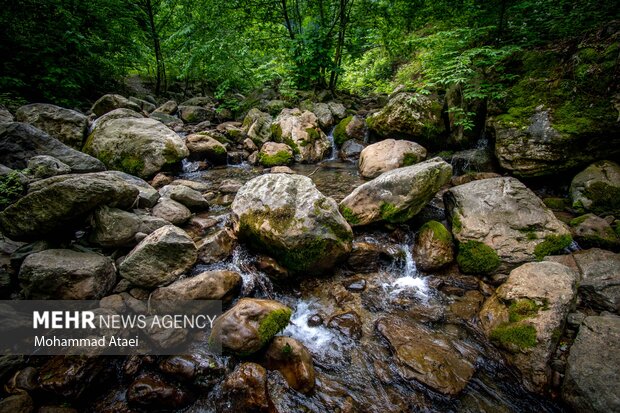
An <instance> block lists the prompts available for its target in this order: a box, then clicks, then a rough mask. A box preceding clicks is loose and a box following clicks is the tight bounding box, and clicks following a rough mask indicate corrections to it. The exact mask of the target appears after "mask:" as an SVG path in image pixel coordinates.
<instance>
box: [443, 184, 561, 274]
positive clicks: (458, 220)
mask: <svg viewBox="0 0 620 413" xmlns="http://www.w3.org/2000/svg"><path fill="white" fill-rule="evenodd" d="M444 202H445V204H446V208H447V212H448V215H449V218H450V222H451V223H452V234H453V235H454V237H455V238H456V240H457V241H458V242H459V251H460V253H459V255H460V256H461V258H460V263H461V264H463V266H464V267H463V268H466V269H467V271H469V272H474V271H473V270H474V269H476V267H477V266H481V268H477V270H484V271H483V272H484V273H490V272H496V271H506V270H510V269H512V268H514V267H516V266H518V265H520V264H522V263H524V262H528V261H535V260H537V259H540V258H541V254H543V253H544V255H550V254H554V253H560V252H561V251H562V250H563V249H564V248H566V247H567V246H568V245H570V243H571V238H570V231H569V230H568V228H567V227H566V226H565V225H564V224H563V223H562V222H560V221H559V220H558V219H557V218H556V217H555V215H554V214H553V212H551V211H550V210H549V209H547V207H546V206H545V205H544V204H543V202H542V200H540V198H538V197H537V196H536V195H535V194H534V193H533V192H532V191H531V190H530V189H528V188H527V187H526V186H525V185H524V184H523V183H521V182H520V181H518V180H517V179H515V178H510V177H502V178H490V179H482V180H479V181H472V182H469V183H466V184H463V185H459V186H456V187H453V188H451V189H449V190H448V191H447V192H446V193H445V194H444ZM468 241H476V242H478V243H482V244H484V245H485V246H486V247H488V248H489V249H490V250H492V251H494V253H495V254H497V256H498V257H499V261H500V263H499V265H490V263H493V264H495V263H496V261H495V260H494V259H490V256H489V254H483V255H484V256H487V257H489V259H488V260H485V262H487V263H489V265H486V264H485V265H484V266H482V263H481V262H480V263H477V260H476V259H475V258H474V257H475V256H476V255H471V254H470V253H473V252H476V251H479V252H480V251H482V250H486V249H487V248H483V247H482V246H480V244H467V242H468ZM470 246H471V247H470ZM475 246H478V248H475ZM458 260H459V259H458V258H457V261H458ZM482 267H483V268H482ZM491 267H495V268H493V269H492V270H491V269H490V268H491ZM470 270H471V271H470Z"/></svg>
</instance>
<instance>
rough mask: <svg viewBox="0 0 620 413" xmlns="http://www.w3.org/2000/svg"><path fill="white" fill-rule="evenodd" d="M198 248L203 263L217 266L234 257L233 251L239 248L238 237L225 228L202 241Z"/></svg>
mask: <svg viewBox="0 0 620 413" xmlns="http://www.w3.org/2000/svg"><path fill="white" fill-rule="evenodd" d="M196 246H197V247H198V260H199V261H200V262H201V263H203V264H215V263H216V262H220V261H224V260H226V259H227V258H228V257H230V256H231V255H232V252H233V249H234V248H235V247H236V246H237V237H236V236H235V234H233V232H232V231H231V230H230V229H228V228H224V229H221V230H219V231H217V232H215V233H214V234H212V235H210V236H208V237H206V238H204V239H202V240H200V241H199V242H198V244H197V245H196Z"/></svg>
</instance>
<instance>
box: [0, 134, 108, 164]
mask: <svg viewBox="0 0 620 413" xmlns="http://www.w3.org/2000/svg"><path fill="white" fill-rule="evenodd" d="M37 155H49V156H53V157H54V158H56V159H58V160H59V161H61V162H64V163H65V164H67V165H69V166H70V167H71V171H72V172H97V171H103V170H105V166H104V165H103V163H102V162H101V161H99V160H98V159H96V158H93V157H92V156H89V155H87V154H85V153H82V152H79V151H76V150H75V149H72V148H70V147H68V146H67V145H65V144H64V143H62V142H60V141H59V140H58V139H55V138H52V137H51V136H49V135H48V134H47V133H45V132H43V131H42V130H40V129H37V128H35V127H34V126H32V125H29V124H27V123H19V122H13V123H1V124H0V163H1V164H2V165H5V166H8V167H9V168H12V169H24V168H26V166H27V163H28V160H29V159H30V158H32V157H34V156H37Z"/></svg>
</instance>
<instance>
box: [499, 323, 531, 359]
mask: <svg viewBox="0 0 620 413" xmlns="http://www.w3.org/2000/svg"><path fill="white" fill-rule="evenodd" d="M490 338H491V340H493V341H494V342H496V343H497V344H499V345H500V346H502V347H503V348H505V349H506V350H509V351H513V352H517V351H519V350H525V349H528V348H532V347H534V346H535V345H536V327H534V326H533V325H531V324H527V323H505V324H501V325H500V326H498V327H496V328H495V329H494V330H493V331H492V332H491V337H490Z"/></svg>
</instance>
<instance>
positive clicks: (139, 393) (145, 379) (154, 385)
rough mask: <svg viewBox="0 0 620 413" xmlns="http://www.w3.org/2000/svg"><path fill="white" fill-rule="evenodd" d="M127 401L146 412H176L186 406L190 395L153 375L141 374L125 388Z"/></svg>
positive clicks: (190, 398)
mask: <svg viewBox="0 0 620 413" xmlns="http://www.w3.org/2000/svg"><path fill="white" fill-rule="evenodd" d="M127 401H128V402H129V403H130V404H131V405H132V406H138V407H141V408H145V409H148V410H151V409H155V410H168V411H169V410H178V409H181V408H183V407H185V406H187V405H188V404H189V403H190V402H191V401H192V397H191V395H190V394H189V393H188V392H187V391H186V390H184V389H183V388H182V387H180V386H179V385H178V384H176V383H174V384H173V383H168V382H166V381H165V380H164V378H163V377H161V376H159V375H156V374H153V373H143V374H141V375H140V376H139V377H138V378H136V379H135V380H134V381H133V382H132V383H131V384H130V385H129V387H128V388H127Z"/></svg>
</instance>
